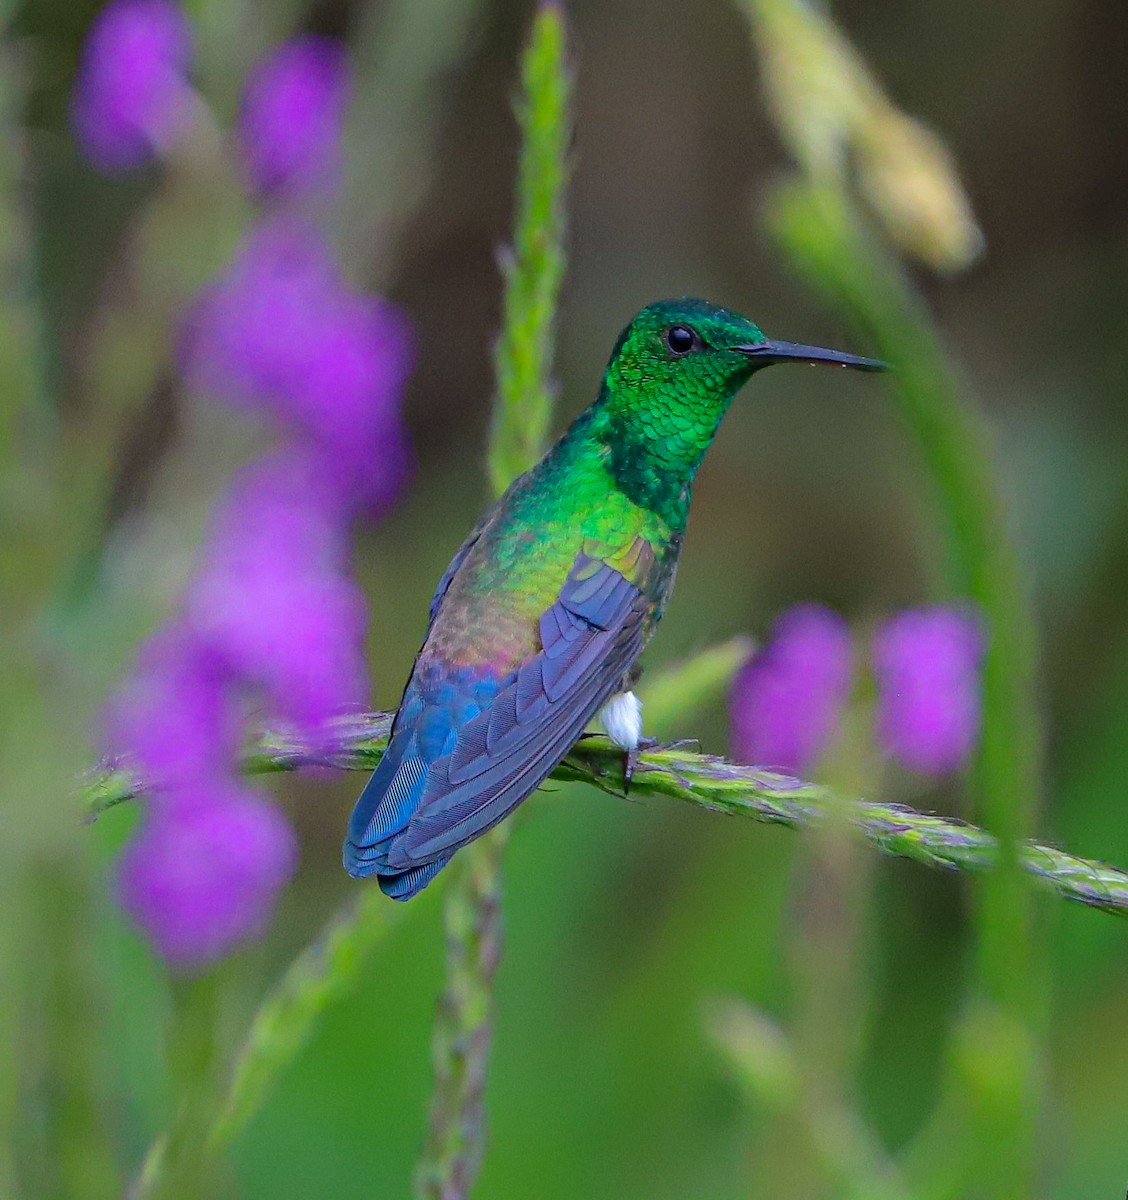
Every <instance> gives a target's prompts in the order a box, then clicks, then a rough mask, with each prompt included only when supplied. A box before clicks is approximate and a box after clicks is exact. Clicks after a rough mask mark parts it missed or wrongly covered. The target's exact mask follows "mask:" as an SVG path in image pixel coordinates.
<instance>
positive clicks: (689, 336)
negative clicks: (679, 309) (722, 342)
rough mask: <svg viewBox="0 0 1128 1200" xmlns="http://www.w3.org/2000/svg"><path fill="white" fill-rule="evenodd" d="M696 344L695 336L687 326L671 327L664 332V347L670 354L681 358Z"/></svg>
mask: <svg viewBox="0 0 1128 1200" xmlns="http://www.w3.org/2000/svg"><path fill="white" fill-rule="evenodd" d="M696 344H697V334H695V333H694V332H693V330H692V329H690V327H689V326H688V325H672V326H671V327H670V328H669V329H667V330H666V345H667V346H668V347H669V348H670V353H671V354H673V355H676V356H677V357H678V358H681V357H682V356H683V355H686V354H688V353H689V352H690V351H691V350H692V349H693V347H694V346H695V345H696Z"/></svg>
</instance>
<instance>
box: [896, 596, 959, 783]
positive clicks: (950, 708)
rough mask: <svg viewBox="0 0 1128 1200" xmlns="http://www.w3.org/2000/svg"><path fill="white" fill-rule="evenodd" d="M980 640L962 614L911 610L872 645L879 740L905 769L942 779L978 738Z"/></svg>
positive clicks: (956, 765) (897, 618) (898, 616)
mask: <svg viewBox="0 0 1128 1200" xmlns="http://www.w3.org/2000/svg"><path fill="white" fill-rule="evenodd" d="M982 657H983V638H982V635H981V633H980V630H979V627H978V625H977V624H976V622H975V621H974V619H973V618H972V617H970V616H969V615H967V614H966V613H962V612H958V611H956V610H953V609H950V608H921V609H911V610H909V611H908V612H903V613H899V614H898V615H897V616H895V617H892V618H890V620H888V621H886V622H885V624H884V625H883V626H882V627H881V628H880V629H879V630H878V632H877V634H876V635H875V637H874V643H873V668H874V675H875V677H876V679H877V685H878V711H877V733H878V738H879V739H880V741H881V742H882V744H883V745H884V747H885V749H886V750H887V751H888V752H889V753H890V754H891V755H893V756H894V757H895V758H897V759H898V760H899V761H900V762H902V763H903V764H904V765H905V766H907V767H911V768H912V769H914V770H917V771H923V772H925V773H926V774H929V775H942V774H944V773H945V772H947V771H953V770H955V769H956V768H957V767H960V766H962V765H963V764H964V763H965V762H966V761H967V759H968V757H969V756H970V755H971V753H972V751H973V750H974V749H975V744H976V740H977V739H978V736H979V717H980V711H979V710H980V703H979V663H980V660H981V658H982Z"/></svg>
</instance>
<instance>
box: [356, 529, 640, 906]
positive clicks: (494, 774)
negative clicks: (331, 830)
mask: <svg viewBox="0 0 1128 1200" xmlns="http://www.w3.org/2000/svg"><path fill="white" fill-rule="evenodd" d="M654 566H655V559H654V553H653V550H652V548H651V546H650V544H649V543H648V542H647V541H646V539H645V538H638V539H636V541H635V542H634V544H633V545H632V546H631V547H630V548H629V549H628V551H627V552H626V553H625V554H622V555H618V556H615V557H614V558H613V559H612V560H611V561H607V560H606V559H603V558H597V557H591V556H589V555H588V554H586V553H584V552H581V553H580V554H578V555H577V557H576V559H575V561H574V563H573V565H572V568H571V570H570V572H569V574H568V577H567V579H566V581H565V583H564V585H563V587H562V588H561V589H560V592H559V594H558V596H557V598H556V600H555V602H554V603H553V604H552V605H551V606H550V607H549V608H548V609H546V610H545V611H544V613H543V614H542V615H541V617H540V619H539V622H538V638H537V641H538V644H539V650H538V651H537V652H536V653H535V654H533V655H531V656H529V657H527V658H526V659H525V660H524V661H523V662H521V663H520V664H519V665H518V666H517V667H516V668H515V669H514V670H512V671H511V672H509V673H508V674H506V675H505V676H503V677H501V678H498V677H497V676H496V675H490V674H489V673H488V672H481V671H478V672H476V673H475V672H474V671H473V669H470V671H469V675H468V669H467V668H466V667H457V666H454V667H451V666H447V665H445V664H443V663H442V662H441V661H435V660H424V656H423V655H421V656H420V663H419V664H417V668H416V672H415V673H414V674H413V676H412V679H411V682H410V683H409V684H408V688H407V691H406V692H405V694H404V700H403V704H402V705H401V707H400V712H399V714H398V716H397V719H396V725H395V729H394V730H393V733H392V738H391V741H390V743H389V746H388V751H387V753H386V754H385V756H384V758H383V760H382V761H381V763H380V765H379V766H378V767H377V769H376V771H375V773H374V774H373V776H372V778H371V779H370V780H369V782H368V786H367V787H366V788H365V790H364V792H363V794H362V795H361V797H360V799H359V800H358V801H357V806H356V809H355V810H354V812H353V816H352V820H351V821H350V823H349V836H348V840H347V841H346V843H345V866H346V868H347V869H348V871H349V873H350V874H352V875H357V876H363V875H370V874H376V875H377V876H378V877H379V881H380V886H381V887H382V888H383V889H384V891H385V892H387V893H388V894H389V895H391V896H394V897H395V898H397V899H408V898H409V897H410V896H413V895H415V893H416V892H418V891H419V890H420V889H421V888H422V887H424V886H425V885H426V884H427V883H428V882H430V880H431V879H432V878H433V877H434V876H435V875H436V874H437V873H438V871H439V870H441V869H442V867H443V866H444V865H445V864H446V863H447V861H448V860H449V859H450V857H451V855H452V854H453V853H454V852H455V851H456V850H458V849H459V848H460V847H462V846H465V845H466V844H467V843H468V842H470V841H473V840H474V839H475V838H477V837H480V836H481V835H482V834H483V833H485V832H486V830H488V829H490V828H491V827H492V826H493V825H496V824H497V823H498V822H499V821H501V820H502V819H503V818H504V817H505V816H506V815H507V814H508V813H510V812H511V811H512V810H513V809H514V808H515V807H516V806H517V805H518V804H520V802H521V801H522V800H524V799H525V798H526V797H527V796H528V795H529V794H530V793H531V792H533V791H534V790H535V789H536V788H537V787H538V786H539V785H540V783H541V782H543V780H544V779H545V778H546V777H547V776H548V774H549V773H550V772H551V771H552V769H553V767H555V766H556V764H557V763H558V762H559V761H560V760H561V758H563V757H564V755H565V754H566V753H567V752H568V750H569V748H570V747H571V746H572V745H573V743H574V742H575V741H576V739H577V738H578V737H579V735H580V734H581V733H582V732H583V730H584V726H585V725H586V724H587V723H588V721H589V720H590V719H591V717H592V716H593V715H594V714H595V713H596V712H597V711H598V709H599V708H600V706H601V705H602V704H603V702H604V701H605V700H606V699H607V698H608V697H609V696H610V695H611V694H612V693H613V692H614V691H615V689H616V688H617V687H618V686H619V684H620V682H621V680H622V678H623V675H624V674H625V673H626V671H627V670H628V669H629V668H630V666H631V665H632V664H633V662H634V661H635V659H636V658H637V657H638V655H639V654H640V653H641V651H642V647H643V643H644V641H645V636H646V632H647V618H648V616H649V615H650V612H651V608H652V604H651V601H650V599H649V597H648V595H647V590H645V584H646V581H647V580H648V579H649V577H650V576H651V575H652V573H653V570H654ZM468 697H469V699H468ZM456 714H457V717H460V718H461V719H456Z"/></svg>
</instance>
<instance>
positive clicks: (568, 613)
mask: <svg viewBox="0 0 1128 1200" xmlns="http://www.w3.org/2000/svg"><path fill="white" fill-rule="evenodd" d="M780 362H806V363H832V364H838V365H839V366H844V367H853V368H856V369H858V370H862V371H880V370H884V369H885V364H884V363H882V362H878V361H877V360H875V359H871V358H859V357H857V356H855V355H853V354H845V353H843V352H841V351H838V350H826V349H822V348H821V347H818V346H803V345H798V344H795V343H792V342H778V341H772V340H770V339H769V338H766V337H765V336H764V334H763V333H762V332H761V331H760V329H759V327H758V326H756V325H754V324H753V323H752V322H751V321H749V320H748V319H747V318H746V317H742V316H740V315H738V314H737V313H734V312H730V311H728V310H727V309H724V308H719V307H717V306H716V305H713V304H710V303H708V302H707V301H704V300H695V299H680V300H665V301H661V302H659V303H656V304H651V305H649V306H648V307H646V308H644V309H643V310H642V311H641V312H640V313H639V314H638V315H637V316H636V317H635V318H634V319H633V320H632V321H631V323H630V324H629V325H628V326H627V327H626V329H624V330H623V332H622V333H621V334H620V335H619V339H618V341H617V342H616V343H615V346H614V349H613V350H612V352H611V358H610V361H609V362H608V364H607V369H606V371H605V373H604V376H603V383H602V386H601V387H600V390H599V395H598V397H597V398H596V400H595V402H594V403H593V404H591V405H590V406H589V407H588V408H587V409H586V410H585V411H584V412H582V413H581V414H580V415H579V416H578V417H577V418H576V420H575V421H573V423H572V424H571V426H570V427H569V428H568V429H567V430H566V432H565V433H564V434H563V435H562V436H561V437H560V439H559V440H558V441H557V442H556V443H555V445H553V446H552V448H551V449H550V450H549V451H548V452H547V453H546V454H545V456H544V458H542V459H541V461H540V462H539V463H537V464H536V466H534V467H533V468H532V469H531V470H529V471H527V472H525V474H524V475H521V476H520V477H519V478H517V479H516V480H514V482H513V483H512V484H511V485H510V487H509V489H508V490H507V491H506V492H505V494H504V495H503V496H502V497H501V498H500V499H499V500H498V501H497V502H496V503H495V504H494V505H493V506H492V507H491V508H490V509H488V510H487V512H486V513H485V514H484V515H483V516H482V518H481V520H479V522H478V524H477V525H476V526H475V527H474V529H473V530H472V531H471V532H470V534H469V536H468V537H467V538H466V540H465V541H464V542H463V543H462V545H461V546H460V547H459V549H458V552H457V553H456V554H455V556H454V558H453V560H452V561H451V564H450V566H449V567H448V568H447V572H446V574H445V575H444V576H443V577H442V579H441V580H440V582H439V586H438V588H437V589H436V591H435V594H434V598H433V599H432V601H431V608H430V624H429V626H428V629H427V635H426V638H425V639H424V642H423V646H422V648H421V649H420V651H419V654H418V656H417V657H416V659H415V664H414V667H413V668H412V672H411V678H410V679H409V680H408V682H407V686H406V688H405V690H404V693H403V700H402V701H401V703H400V707H399V710H398V712H397V713H396V717H395V720H394V722H393V725H392V730H391V736H390V739H389V741H388V748H387V750H386V752H385V754H384V757H383V758H382V759H381V761H380V763H379V765H378V766H377V768H376V770H375V772H374V773H373V774H372V777H371V778H370V779H369V781H368V783H367V785H366V786H365V788H364V791H363V792H362V793H361V796H360V798H359V799H358V800H357V803H356V807H355V808H354V809H353V812H352V816H351V818H350V820H349V825H348V834H347V837H346V840H345V846H344V863H345V869H346V870H347V871H348V872H349V874H350V875H353V876H356V877H363V876H369V875H373V874H375V875H376V878H377V880H378V882H379V885H380V888H381V889H382V890H383V891H384V893H385V894H386V895H388V896H391V897H392V898H393V899H396V900H408V899H410V898H411V897H412V896H414V895H416V894H417V893H418V892H420V891H421V890H422V889H423V888H424V887H426V886H427V884H428V883H430V882H431V880H432V879H434V877H435V876H436V875H437V874H438V873H439V871H441V870H442V869H443V867H444V866H446V864H447V863H448V862H449V861H450V859H451V857H452V856H453V855H454V853H455V852H456V851H457V850H459V849H460V848H461V847H463V846H465V845H466V844H467V843H468V842H471V841H473V840H474V839H475V838H478V837H481V835H482V834H483V833H485V832H486V831H487V830H488V829H490V828H492V827H493V826H494V825H496V824H497V823H498V822H499V821H502V820H503V819H504V818H505V817H507V816H508V815H509V814H510V813H511V812H512V811H513V810H514V809H515V808H516V807H517V805H519V804H520V803H521V801H522V800H524V799H525V798H526V797H527V796H528V795H529V794H530V793H531V792H533V791H535V790H536V788H537V787H538V786H539V785H540V784H541V783H542V782H543V781H544V780H545V779H546V778H547V776H548V775H549V774H550V773H551V771H552V770H553V768H554V767H555V766H556V765H557V764H558V763H559V762H560V760H561V759H562V758H564V756H565V755H566V754H567V753H568V751H569V750H570V749H571V747H572V746H573V744H574V743H575V742H576V741H577V740H578V739H579V738H580V737H581V736H582V735H583V733H584V731H585V729H586V728H587V726H588V724H589V722H591V720H592V719H593V718H594V717H596V715H597V714H599V719H600V722H601V724H602V725H603V728H604V730H605V732H606V733H607V735H608V736H609V738H610V739H611V740H612V741H613V742H614V743H615V744H616V745H617V746H618V747H619V748H620V749H622V750H623V752H624V754H625V755H626V771H625V776H626V778H627V779H628V780H629V777H630V774H631V771H632V770H633V768H634V765H635V761H636V758H637V754H638V750H639V747H640V745H643V744H645V743H644V739H643V737H642V708H641V704H640V703H639V700H638V698H637V697H636V696H635V694H634V691H633V686H634V682H635V680H636V679H637V674H636V671H637V662H638V658H639V655H640V654H641V653H642V650H643V647H644V646H645V645H646V643H647V641H648V640H649V638H650V636H651V634H653V632H654V630H655V628H656V626H657V625H658V622H659V621H660V620H661V619H662V614H663V612H664V611H665V608H666V604H667V602H668V601H669V598H670V593H671V591H672V590H673V586H674V576H675V574H676V572H677V565H678V555H679V553H680V551H681V547H682V540H683V538H684V536H685V529H686V521H687V518H688V516H689V507H690V497H691V493H692V488H693V479H694V476H695V474H696V473H697V469H698V467H699V466H700V465H701V460H702V459H703V458H704V456H705V452H706V451H707V450H708V449H709V446H710V445H711V444H712V441H713V438H714V437H715V435H716V433H717V428H718V426H719V425H720V423H721V418H722V417H723V416H724V415H725V412H726V411H727V410H728V407H729V405H730V404H731V403H732V401H733V399H734V397H735V396H736V393H737V392H738V391H739V390H740V389H741V388H742V387H743V386H744V384H745V383H746V382H747V381H748V380H749V379H750V378H751V377H752V375H753V374H755V372H756V371H758V370H760V368H762V367H766V366H769V365H770V364H772V363H780ZM650 744H653V743H650Z"/></svg>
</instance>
